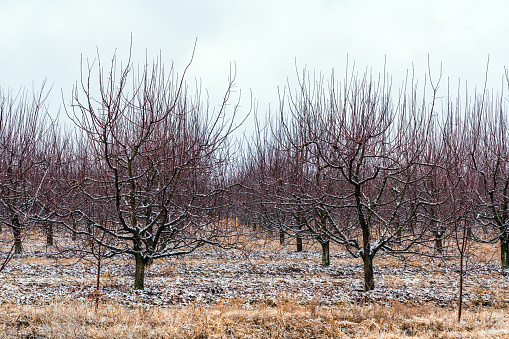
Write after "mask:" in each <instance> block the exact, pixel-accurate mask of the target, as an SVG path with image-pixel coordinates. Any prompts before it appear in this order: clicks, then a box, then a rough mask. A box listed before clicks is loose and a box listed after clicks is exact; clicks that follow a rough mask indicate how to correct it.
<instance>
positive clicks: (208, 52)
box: [0, 0, 509, 115]
mask: <svg viewBox="0 0 509 339" xmlns="http://www.w3.org/2000/svg"><path fill="white" fill-rule="evenodd" d="M507 13H509V2H508V1H506V0H484V1H478V0H476V1H473V0H440V1H439V0H427V1H415V0H414V1H408V0H385V1H380V0H313V1H311V0H291V1H290V0H257V1H247V0H236V1H235V0H217V1H214V0H185V1H184V0H182V1H176V0H168V1H163V0H145V1H141V0H87V1H82V0H74V1H69V0H60V1H56V0H44V1H42V0H25V1H17V0H2V1H1V2H0V87H1V88H2V89H3V90H5V89H7V88H11V89H18V88H19V87H21V86H23V87H27V88H31V87H32V84H34V85H35V87H38V86H39V85H40V84H41V83H42V81H43V80H44V79H45V78H46V79H47V81H48V84H50V85H52V86H53V91H52V93H51V96H50V98H49V105H50V110H51V111H52V112H56V111H58V110H59V108H60V107H61V105H62V100H61V97H62V95H61V93H62V91H63V94H64V97H67V98H68V97H69V96H70V91H71V88H72V85H73V83H74V82H75V81H76V80H77V79H78V78H79V76H80V68H79V65H80V58H81V56H83V58H85V59H86V58H89V59H93V58H95V57H96V56H97V51H99V53H100V56H101V59H102V61H103V62H106V61H108V60H110V59H111V57H112V55H113V53H114V52H115V50H116V53H117V57H118V58H119V59H120V60H125V59H126V58H127V53H128V50H129V44H130V39H131V34H132V40H133V55H134V60H135V61H136V62H141V63H143V62H144V60H145V54H146V55H147V56H148V58H149V59H153V58H155V57H157V55H158V54H159V53H160V54H161V55H162V59H163V61H164V62H165V64H170V63H171V62H172V61H174V62H175V67H176V69H177V70H178V71H182V70H183V68H184V67H185V65H186V63H187V62H188V61H189V58H190V56H191V54H192V50H193V46H194V43H195V40H196V39H197V47H196V52H195V58H194V61H193V63H192V65H191V68H190V70H189V73H188V75H187V79H188V80H189V81H190V82H194V80H195V79H201V81H202V84H203V88H204V89H207V90H208V91H209V93H210V99H211V105H212V106H214V105H217V104H219V100H220V96H221V94H222V93H223V92H224V90H225V89H226V85H227V81H228V74H229V71H230V67H231V65H233V64H235V65H236V70H237V81H236V85H237V90H238V91H241V92H242V101H241V103H242V106H243V109H244V110H245V113H247V111H248V110H249V107H250V100H249V98H250V93H252V96H253V98H254V99H255V100H256V102H257V106H258V109H257V110H258V114H259V115H261V114H264V113H265V112H266V111H267V110H268V108H269V105H271V106H272V107H273V108H274V107H276V106H277V105H278V95H277V93H278V86H279V87H284V86H285V85H287V83H289V84H290V86H293V87H295V86H296V85H297V76H296V69H298V70H302V69H303V68H304V67H307V69H308V70H316V71H317V72H321V73H323V74H325V75H326V76H328V75H330V73H331V70H332V69H335V73H336V76H337V77H338V78H343V76H344V74H345V67H346V60H347V58H348V60H349V63H350V65H352V64H353V62H355V65H356V66H355V67H356V69H357V70H359V71H363V70H364V69H366V68H368V69H371V70H372V71H373V72H374V73H378V72H382V71H383V67H384V62H385V60H386V69H387V71H388V73H389V74H391V75H392V76H393V77H394V82H395V86H396V87H398V85H397V84H398V82H399V81H401V80H402V79H403V77H404V75H405V74H406V72H407V70H408V69H411V68H412V67H414V69H415V72H416V75H417V76H418V77H419V78H421V79H424V74H425V73H426V72H427V63H428V55H429V58H430V62H431V71H432V75H434V76H435V77H438V74H439V71H440V64H441V65H442V73H443V80H442V84H443V88H445V87H446V82H447V78H449V79H451V81H452V82H454V83H457V82H458V79H461V81H462V83H464V82H468V84H469V87H471V88H472V89H473V88H474V87H475V86H476V85H477V86H478V87H482V86H483V85H484V78H485V71H486V63H487V60H488V55H490V63H489V77H488V85H489V86H490V87H493V88H495V90H500V88H501V82H502V75H503V73H504V66H509V20H508V18H507Z"/></svg>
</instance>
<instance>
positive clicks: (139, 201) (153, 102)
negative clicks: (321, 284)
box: [68, 58, 237, 289]
mask: <svg viewBox="0 0 509 339" xmlns="http://www.w3.org/2000/svg"><path fill="white" fill-rule="evenodd" d="M95 66H97V68H98V84H99V86H98V88H95V87H93V86H92V76H93V71H94V70H95ZM188 67H189V65H188ZM186 70H187V67H186V69H185V70H184V73H183V75H182V76H181V77H180V78H179V77H178V76H177V75H176V74H175V71H174V69H173V66H172V67H171V69H170V70H169V72H167V71H166V69H165V68H164V65H163V64H162V62H161V60H157V61H155V62H154V63H153V64H152V65H149V64H146V65H144V66H142V67H140V68H135V67H134V66H133V64H132V62H131V60H130V59H129V61H128V62H127V64H126V65H125V66H120V67H119V65H118V64H117V62H116V58H113V61H112V64H111V67H110V69H109V71H107V72H105V71H104V70H103V68H102V65H101V63H100V60H99V61H98V64H97V65H94V64H92V65H88V67H87V69H82V79H81V80H82V81H81V86H80V87H78V86H76V87H75V88H74V90H73V96H72V101H71V107H72V111H70V112H68V115H69V116H70V117H71V119H72V120H73V121H74V123H75V124H76V126H77V127H78V128H79V129H80V130H81V131H82V133H83V135H84V137H85V138H86V140H87V143H86V144H85V147H86V149H87V152H86V157H87V162H88V168H87V169H86V177H84V179H83V180H82V181H81V183H80V187H79V189H80V191H81V192H82V196H83V199H84V200H85V203H87V204H88V203H91V202H94V203H95V204H96V205H98V206H100V208H102V209H104V210H107V211H108V215H109V216H110V218H109V219H108V220H99V219H95V218H94V216H93V215H91V216H87V219H90V220H91V221H92V227H93V228H96V229H98V230H99V232H96V233H95V234H103V233H105V234H107V235H108V237H107V239H113V240H110V241H108V242H104V241H102V240H101V238H99V237H95V238H94V240H95V241H96V242H97V244H98V245H100V246H102V247H104V248H106V249H108V251H109V252H108V253H107V254H105V255H107V256H108V255H115V254H128V255H131V256H132V257H133V258H134V260H135V263H136V266H135V278H134V288H135V289H143V288H144V276H145V274H144V272H145V267H146V265H147V264H149V263H150V262H151V261H152V260H154V259H157V258H163V257H169V256H173V255H182V254H186V253H190V252H192V251H194V250H195V249H197V248H198V247H200V246H202V245H204V244H220V241H221V239H224V238H226V237H228V236H230V235H231V234H232V233H231V230H229V229H227V227H228V226H227V225H220V224H219V223H217V222H213V221H214V218H216V217H217V214H215V213H213V211H214V210H215V209H216V208H218V207H220V206H221V199H220V198H221V196H222V195H223V194H224V192H225V187H224V186H222V185H221V181H220V180H216V179H217V178H218V177H219V174H220V173H218V172H219V171H220V170H221V169H223V168H224V166H223V165H224V162H225V161H226V160H227V159H228V148H227V146H228V144H227V143H226V140H227V138H228V136H229V135H230V134H231V132H232V131H233V130H234V128H235V126H234V117H235V113H236V111H237V106H235V107H234V108H233V111H232V112H227V107H228V106H227V104H228V102H229V99H230V95H231V92H232V88H233V85H234V77H230V79H229V83H228V87H227V90H226V94H225V96H224V101H223V103H222V104H221V106H220V107H219V109H218V110H217V111H216V110H213V111H210V110H209V108H208V107H204V106H203V104H202V102H201V98H200V93H199V92H197V94H196V96H195V97H191V96H190V95H189V94H188V92H187V86H186V84H185V82H184V75H185V73H186ZM74 213H76V211H75V212H74ZM80 213H82V214H85V213H86V212H85V211H80ZM78 233H87V231H86V230H83V229H81V230H79V231H78ZM87 236H89V237H94V235H93V234H91V233H90V232H88V233H87Z"/></svg>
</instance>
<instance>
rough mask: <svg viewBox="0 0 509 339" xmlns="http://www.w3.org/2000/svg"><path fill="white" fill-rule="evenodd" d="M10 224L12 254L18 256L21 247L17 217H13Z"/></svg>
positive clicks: (21, 249) (19, 225) (19, 226)
mask: <svg viewBox="0 0 509 339" xmlns="http://www.w3.org/2000/svg"><path fill="white" fill-rule="evenodd" d="M11 223H12V235H13V236H14V253H16V254H20V253H22V252H23V245H22V244H21V224H20V223H19V219H18V217H17V216H15V217H13V218H12V220H11Z"/></svg>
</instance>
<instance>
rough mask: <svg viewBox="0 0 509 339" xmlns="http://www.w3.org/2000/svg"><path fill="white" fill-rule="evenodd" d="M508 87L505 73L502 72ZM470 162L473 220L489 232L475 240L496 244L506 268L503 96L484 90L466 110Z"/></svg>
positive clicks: (508, 161)
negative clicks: (474, 201) (474, 176)
mask: <svg viewBox="0 0 509 339" xmlns="http://www.w3.org/2000/svg"><path fill="white" fill-rule="evenodd" d="M506 81H507V84H508V85H509V73H508V72H507V71H506ZM469 111H470V114H471V117H470V118H469V121H470V122H471V127H470V135H471V149H472V151H471V152H470V160H471V166H472V168H473V170H474V171H475V172H476V173H477V178H478V182H479V184H478V185H475V186H474V190H475V192H477V196H478V199H479V209H478V210H477V220H478V221H480V222H482V223H483V225H484V226H485V227H488V228H490V229H491V230H492V231H493V233H492V234H491V235H490V236H489V237H488V239H477V240H478V241H487V242H497V241H498V242H499V244H500V261H501V266H502V268H503V269H507V268H509V153H508V152H509V147H508V142H509V135H508V130H507V126H508V121H507V114H506V113H505V112H506V107H505V100H504V98H503V95H500V96H499V97H498V98H493V96H490V95H489V93H487V92H486V90H484V92H483V93H482V95H480V96H478V97H477V98H476V100H475V103H474V105H472V107H470V109H469Z"/></svg>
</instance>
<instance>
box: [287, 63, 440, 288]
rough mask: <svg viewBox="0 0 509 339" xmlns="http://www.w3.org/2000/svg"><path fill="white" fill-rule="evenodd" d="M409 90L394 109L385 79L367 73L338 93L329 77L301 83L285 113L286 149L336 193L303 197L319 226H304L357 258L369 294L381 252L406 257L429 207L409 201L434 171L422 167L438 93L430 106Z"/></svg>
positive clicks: (417, 197) (420, 199)
mask: <svg viewBox="0 0 509 339" xmlns="http://www.w3.org/2000/svg"><path fill="white" fill-rule="evenodd" d="M305 75H306V74H305ZM410 86H411V93H410V95H409V96H407V95H406V93H405V90H404V89H403V90H402V92H401V94H400V96H399V98H398V100H399V101H398V102H396V103H394V102H393V101H392V97H391V86H390V83H388V81H387V78H386V77H385V74H384V76H383V77H381V78H379V79H378V80H375V79H373V77H372V76H371V75H370V74H367V73H366V74H364V76H363V77H360V78H359V77H357V76H353V77H352V78H351V79H346V80H345V82H344V84H343V88H342V90H341V91H339V92H338V91H337V89H338V88H340V87H338V86H337V84H336V82H335V80H334V76H332V77H331V80H330V82H329V87H328V88H326V87H325V86H324V84H323V79H319V80H317V81H316V80H315V81H314V85H313V84H311V82H310V81H309V78H306V76H304V77H303V78H302V79H301V81H300V88H299V89H298V91H297V93H296V95H295V98H291V97H290V100H289V102H290V103H289V105H288V108H287V109H288V111H289V112H290V114H291V124H292V125H291V124H290V123H289V122H286V123H284V124H285V125H286V126H292V128H291V129H290V128H289V127H288V128H287V137H288V139H290V140H291V141H290V143H291V144H292V145H295V147H296V148H297V149H301V150H305V153H307V154H308V156H307V157H306V160H305V161H307V168H310V165H312V167H313V168H314V169H313V170H310V174H312V176H314V177H318V178H320V177H322V175H325V176H327V177H328V179H327V180H329V181H330V182H331V183H334V186H331V185H328V184H327V185H325V186H324V187H327V186H330V187H333V188H335V190H331V189H330V188H329V189H328V190H323V188H320V186H321V185H315V186H314V188H313V191H314V193H312V194H309V193H308V192H306V194H308V195H309V196H310V199H309V200H308V201H309V205H310V206H314V207H313V210H315V211H317V212H318V213H317V215H318V216H319V217H318V220H317V221H319V222H318V223H317V224H318V225H320V226H319V227H318V228H316V227H315V228H313V227H310V225H307V226H308V227H307V230H309V231H311V232H317V231H318V230H320V233H317V234H324V233H325V234H326V235H327V236H328V237H330V239H331V240H332V241H335V242H337V243H338V244H341V245H344V246H345V248H346V249H347V251H348V252H349V253H350V254H352V255H353V256H355V257H360V258H362V260H363V265H364V282H365V283H364V288H365V290H372V289H373V288H374V277H373V272H374V271H373V259H374V257H375V256H376V254H377V253H378V252H379V251H387V252H391V253H404V252H407V251H409V250H410V248H411V247H412V246H413V245H415V244H416V243H419V242H421V241H423V240H424V239H425V237H424V235H425V233H426V232H427V228H426V227H425V223H424V220H423V218H422V217H421V213H419V212H420V211H421V209H422V208H423V206H425V205H427V204H429V203H430V202H429V201H428V199H426V197H425V196H424V195H422V194H412V193H415V191H412V188H413V187H415V185H416V183H418V182H421V181H423V180H424V179H425V178H427V177H428V176H429V175H430V173H431V169H432V168H433V167H434V166H435V164H429V163H426V164H423V163H421V162H420V160H421V159H422V156H423V152H424V150H425V148H426V145H428V143H429V142H430V140H429V131H430V125H431V121H432V115H433V112H434V103H435V97H436V91H437V85H433V84H432V86H431V87H432V98H431V103H430V105H429V106H428V105H427V103H426V101H425V99H424V98H425V96H423V99H422V102H419V101H418V99H417V93H416V84H414V83H413V82H412V83H411V84H410ZM425 88H426V86H425ZM281 106H282V107H283V106H284V105H283V104H282V105H281ZM294 126H296V127H294ZM294 130H297V131H298V133H297V134H295V133H293V131H294ZM312 176H309V177H312ZM310 182H311V180H310ZM315 182H316V183H319V180H315ZM325 197H326V199H325ZM342 215H347V216H348V217H347V218H346V220H345V219H343V218H341V216H342ZM322 220H323V221H322ZM325 221H327V223H325ZM345 221H346V222H345ZM315 225H316V224H315ZM409 225H414V226H413V227H412V229H409ZM359 238H360V240H361V241H360V242H359Z"/></svg>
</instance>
